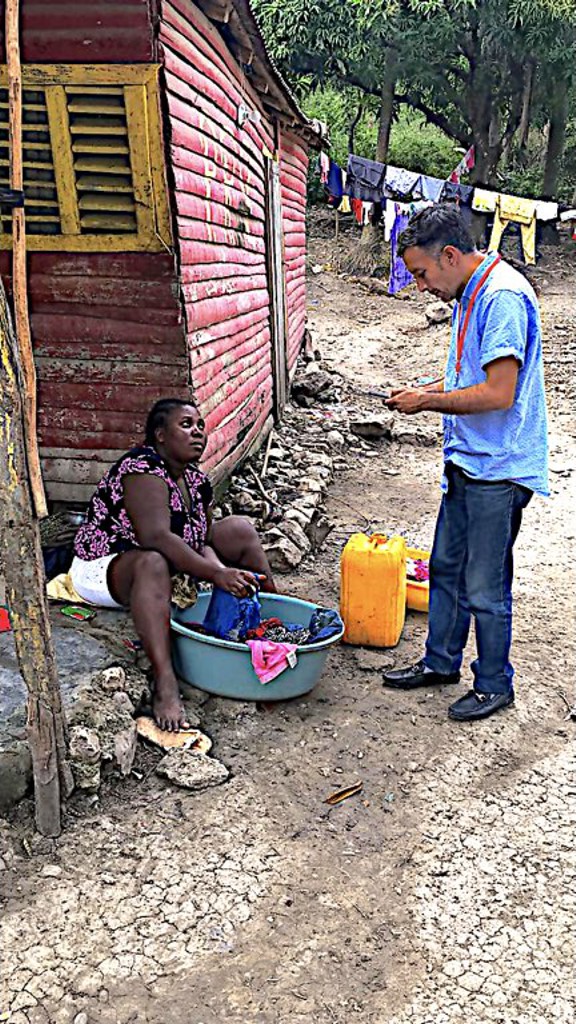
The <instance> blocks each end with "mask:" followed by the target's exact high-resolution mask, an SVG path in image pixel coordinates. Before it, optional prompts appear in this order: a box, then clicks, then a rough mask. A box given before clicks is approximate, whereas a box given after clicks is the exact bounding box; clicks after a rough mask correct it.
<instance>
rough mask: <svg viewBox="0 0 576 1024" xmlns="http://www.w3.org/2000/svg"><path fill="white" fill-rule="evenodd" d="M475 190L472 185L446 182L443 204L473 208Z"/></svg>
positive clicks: (443, 191) (443, 190)
mask: <svg viewBox="0 0 576 1024" xmlns="http://www.w3.org/2000/svg"><path fill="white" fill-rule="evenodd" d="M473 195H474V188H473V186H472V185H461V184H460V182H455V181H445V182H444V187H443V189H442V202H443V203H450V202H452V203H458V205H462V206H471V205H472V197H473Z"/></svg>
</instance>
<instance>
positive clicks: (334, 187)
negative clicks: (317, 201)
mask: <svg viewBox="0 0 576 1024" xmlns="http://www.w3.org/2000/svg"><path fill="white" fill-rule="evenodd" d="M326 187H327V189H328V192H329V193H330V195H331V196H334V197H335V198H336V199H341V198H342V196H343V195H344V176H343V174H342V168H341V167H339V166H338V164H337V163H335V162H334V160H331V161H330V169H329V171H328V181H327V183H326Z"/></svg>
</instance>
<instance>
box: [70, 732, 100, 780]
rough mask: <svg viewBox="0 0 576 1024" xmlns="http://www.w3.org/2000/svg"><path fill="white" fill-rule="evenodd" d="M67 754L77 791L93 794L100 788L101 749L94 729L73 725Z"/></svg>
mask: <svg viewBox="0 0 576 1024" xmlns="http://www.w3.org/2000/svg"><path fill="white" fill-rule="evenodd" d="M68 752H69V755H70V767H71V769H72V775H73V777H74V784H75V786H76V788H77V789H87V790H89V791H90V792H95V791H96V790H97V789H98V788H99V786H100V781H101V779H100V759H101V755H102V748H101V746H100V738H99V736H98V733H97V732H96V730H95V729H90V728H88V727H87V726H82V725H73V726H72V727H71V729H70V739H69V747H68Z"/></svg>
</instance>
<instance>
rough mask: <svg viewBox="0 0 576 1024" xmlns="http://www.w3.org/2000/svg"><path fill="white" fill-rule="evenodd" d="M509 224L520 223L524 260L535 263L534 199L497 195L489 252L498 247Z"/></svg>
mask: <svg viewBox="0 0 576 1024" xmlns="http://www.w3.org/2000/svg"><path fill="white" fill-rule="evenodd" d="M509 224H519V225H520V235H521V238H522V251H523V253H524V262H525V263H527V264H531V265H534V264H535V263H536V201H535V200H534V199H522V198H520V196H506V195H499V196H498V199H497V204H496V213H495V216H494V227H493V228H492V234H491V236H490V244H489V246H488V248H489V250H490V251H491V252H495V251H496V250H497V249H499V248H500V242H501V241H502V235H503V234H504V232H505V231H506V228H507V227H508V225H509Z"/></svg>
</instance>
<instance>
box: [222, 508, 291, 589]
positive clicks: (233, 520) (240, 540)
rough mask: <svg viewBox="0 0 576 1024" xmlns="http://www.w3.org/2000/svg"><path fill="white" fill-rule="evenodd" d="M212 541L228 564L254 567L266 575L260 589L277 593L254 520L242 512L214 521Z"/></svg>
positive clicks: (256, 570)
mask: <svg viewBox="0 0 576 1024" xmlns="http://www.w3.org/2000/svg"><path fill="white" fill-rule="evenodd" d="M210 544H211V546H212V547H213V548H214V550H215V552H216V554H217V555H218V556H219V557H220V558H221V559H222V561H223V562H224V563H225V564H226V565H231V566H234V567H235V568H236V569H251V570H252V572H255V573H259V574H260V575H261V576H265V577H266V579H265V580H263V581H262V583H261V589H262V590H264V591H265V592H266V593H269V594H275V593H276V584H275V582H274V578H273V576H272V570H271V568H270V564H269V562H268V559H267V558H266V554H265V552H264V548H263V547H262V543H261V541H260V538H259V536H258V534H257V533H256V530H255V529H254V527H253V526H252V523H251V522H250V521H249V520H248V519H244V517H243V516H226V518H225V519H219V520H218V521H217V522H215V523H213V524H212V533H211V536H210Z"/></svg>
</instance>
